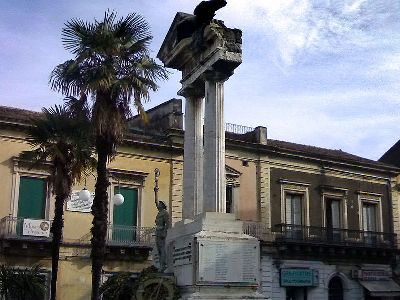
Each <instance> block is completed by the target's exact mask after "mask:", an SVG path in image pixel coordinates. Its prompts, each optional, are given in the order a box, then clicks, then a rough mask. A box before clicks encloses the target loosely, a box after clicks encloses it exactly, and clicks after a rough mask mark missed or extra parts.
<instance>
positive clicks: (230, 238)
mask: <svg viewBox="0 0 400 300" xmlns="http://www.w3.org/2000/svg"><path fill="white" fill-rule="evenodd" d="M242 228H243V224H242V222H241V221H238V220H236V219H235V215H234V214H225V213H215V212H211V213H209V212H207V213H203V214H201V215H198V216H196V218H195V220H191V221H189V220H184V221H182V222H178V223H177V224H175V226H174V228H172V229H170V230H169V231H168V236H167V250H168V251H167V253H168V259H167V260H168V272H173V273H174V275H175V277H176V281H177V285H178V286H179V288H180V289H181V295H182V300H192V299H193V300H194V299H199V300H200V299H215V300H217V299H232V300H235V299H267V298H266V297H265V296H263V295H261V294H260V293H258V292H257V290H258V289H259V288H260V272H259V270H260V246H259V241H258V240H257V239H256V238H254V237H251V236H249V235H246V234H243V229H242Z"/></svg>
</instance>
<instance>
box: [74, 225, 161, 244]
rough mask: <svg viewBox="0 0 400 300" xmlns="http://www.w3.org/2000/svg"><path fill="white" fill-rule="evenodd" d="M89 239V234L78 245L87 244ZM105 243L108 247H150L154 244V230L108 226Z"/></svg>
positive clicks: (90, 236) (150, 228)
mask: <svg viewBox="0 0 400 300" xmlns="http://www.w3.org/2000/svg"><path fill="white" fill-rule="evenodd" d="M91 238H92V234H91V233H88V234H85V235H84V236H83V237H81V238H80V239H79V243H80V244H89V243H90V239H91ZM106 243H107V245H108V246H129V247H132V246H137V247H152V246H153V245H154V243H155V241H154V228H153V227H138V226H124V225H112V224H108V226H107V236H106Z"/></svg>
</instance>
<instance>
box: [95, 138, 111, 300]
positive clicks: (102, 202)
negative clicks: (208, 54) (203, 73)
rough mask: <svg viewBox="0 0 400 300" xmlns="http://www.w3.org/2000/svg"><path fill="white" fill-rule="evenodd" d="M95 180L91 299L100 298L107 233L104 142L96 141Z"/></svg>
mask: <svg viewBox="0 0 400 300" xmlns="http://www.w3.org/2000/svg"><path fill="white" fill-rule="evenodd" d="M96 148H97V154H98V162H97V182H96V188H95V197H94V199H93V205H92V214H93V221H92V224H93V227H92V240H91V241H92V252H91V257H92V300H99V299H100V280H101V271H102V268H103V263H104V253H105V248H106V234H107V213H108V193H107V189H108V186H109V184H110V183H109V181H108V176H107V160H108V151H107V149H108V148H109V147H107V145H105V143H101V142H98V143H97V147H96Z"/></svg>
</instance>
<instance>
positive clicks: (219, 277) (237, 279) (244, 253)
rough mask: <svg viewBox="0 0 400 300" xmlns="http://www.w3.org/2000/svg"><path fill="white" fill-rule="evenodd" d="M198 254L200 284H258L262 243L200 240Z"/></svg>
mask: <svg viewBox="0 0 400 300" xmlns="http://www.w3.org/2000/svg"><path fill="white" fill-rule="evenodd" d="M198 253H199V260H198V278H197V280H198V282H199V283H200V284H201V283H207V284H217V285H218V284H227V283H231V284H240V285H257V284H258V274H259V268H260V267H259V245H258V241H249V240H245V241H243V240H239V241H231V240H218V241H216V240H208V239H198Z"/></svg>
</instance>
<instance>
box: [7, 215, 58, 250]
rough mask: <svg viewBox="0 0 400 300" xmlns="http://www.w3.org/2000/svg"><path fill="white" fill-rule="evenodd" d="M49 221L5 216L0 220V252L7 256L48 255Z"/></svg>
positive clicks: (49, 239)
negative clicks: (8, 254) (11, 253)
mask: <svg viewBox="0 0 400 300" xmlns="http://www.w3.org/2000/svg"><path fill="white" fill-rule="evenodd" d="M50 227H51V221H49V220H37V219H28V218H17V217H12V216H6V217H4V218H2V219H1V220H0V240H1V250H2V252H3V253H5V254H7V253H9V252H10V250H11V249H12V252H13V254H16V255H18V254H22V255H26V254H27V253H29V254H30V255H38V256H46V255H49V254H50V243H51V240H52V237H51V234H50Z"/></svg>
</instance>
